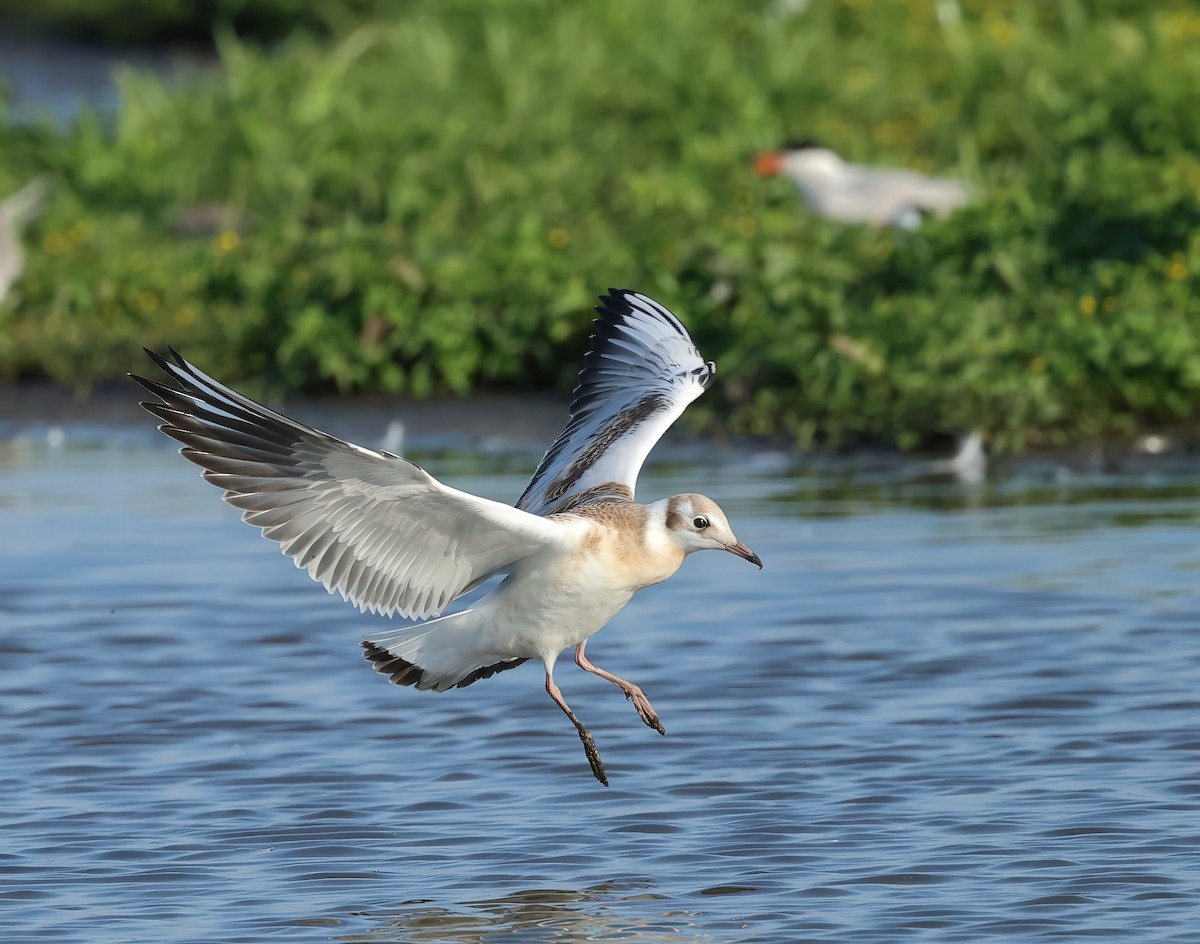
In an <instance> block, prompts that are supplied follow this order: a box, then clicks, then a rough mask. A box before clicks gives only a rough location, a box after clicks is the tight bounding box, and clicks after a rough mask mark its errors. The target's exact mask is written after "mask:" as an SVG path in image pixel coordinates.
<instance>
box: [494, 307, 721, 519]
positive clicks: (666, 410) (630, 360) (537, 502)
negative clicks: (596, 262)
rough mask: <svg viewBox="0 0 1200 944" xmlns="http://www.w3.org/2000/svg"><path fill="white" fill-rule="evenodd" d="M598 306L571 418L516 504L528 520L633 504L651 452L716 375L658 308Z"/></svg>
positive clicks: (682, 331) (675, 323)
mask: <svg viewBox="0 0 1200 944" xmlns="http://www.w3.org/2000/svg"><path fill="white" fill-rule="evenodd" d="M600 302H601V303H600V304H599V305H597V306H596V310H597V311H598V312H599V313H600V317H599V318H597V319H596V321H595V325H596V333H595V335H593V337H592V347H591V350H590V351H589V352H588V354H587V357H586V358H585V359H584V367H583V370H582V371H581V372H580V374H579V386H578V387H576V388H575V394H574V398H573V399H572V401H571V418H570V420H569V421H568V423H567V426H566V429H564V430H563V432H562V434H561V435H560V436H559V437H558V439H557V440H555V442H554V444H553V445H552V446H551V447H550V448H549V450H547V452H546V454H545V456H543V457H542V461H541V462H540V463H539V464H538V467H537V470H536V471H535V472H534V474H533V478H532V479H531V480H530V482H529V485H528V486H527V487H526V489H525V493H524V494H523V495H522V496H521V499H520V501H518V502H517V507H518V508H523V509H525V510H526V511H530V512H534V513H535V514H540V515H546V514H551V513H554V512H556V511H565V510H567V509H569V508H570V507H572V506H573V505H574V504H577V503H579V502H580V501H587V500H590V499H595V498H610V497H624V498H630V499H632V498H633V493H634V491H635V489H636V486H637V477H638V472H639V471H640V470H641V468H642V463H643V462H644V461H645V460H646V456H647V455H648V454H649V452H650V450H651V449H652V448H653V447H654V444H655V443H656V442H658V440H659V439H660V438H661V437H662V434H663V433H665V432H666V431H667V428H668V427H669V426H670V425H671V424H672V423H673V422H675V420H676V419H677V418H678V417H679V416H680V415H681V414H682V413H683V411H684V409H685V408H686V407H687V405H688V404H689V403H691V402H692V401H693V400H695V399H696V398H697V397H698V396H700V394H702V393H703V392H704V391H705V389H707V387H708V385H709V384H710V383H712V379H713V376H714V375H715V374H716V367H715V366H714V365H713V364H712V362H711V361H709V362H706V361H705V360H704V359H703V358H702V357H701V356H700V352H699V351H697V350H696V345H695V344H694V343H693V342H692V339H691V337H690V336H689V335H688V333H687V329H685V328H684V326H683V325H682V324H681V323H680V322H679V319H678V318H676V317H675V316H674V315H673V314H671V313H670V312H669V311H667V309H665V308H664V307H663V306H662V305H660V304H658V303H657V302H655V301H652V300H651V299H649V298H647V297H646V296H645V295H639V294H638V293H636V292H630V291H625V290H621V289H609V294H608V295H605V296H601V298H600ZM613 486H615V487H613Z"/></svg>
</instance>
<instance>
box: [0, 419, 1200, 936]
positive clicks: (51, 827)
mask: <svg viewBox="0 0 1200 944" xmlns="http://www.w3.org/2000/svg"><path fill="white" fill-rule="evenodd" d="M343 419H344V417H343ZM326 420H327V425H328V426H331V427H333V428H334V429H335V430H337V429H338V428H339V427H338V418H337V416H336V415H333V416H330V417H327V418H326ZM5 432H6V435H7V439H5V440H4V441H3V442H2V443H0V527H2V529H3V530H2V534H3V539H2V540H0V756H2V757H3V764H0V940H4V941H6V942H23V941H30V942H32V941H38V942H47V941H80V942H84V941H86V942H89V944H108V942H126V941H155V942H166V941H171V942H185V941H186V942H198V944H199V942H204V944H212V942H216V941H222V942H225V941H238V942H241V941H245V942H257V941H288V942H304V941H339V942H387V941H393V942H400V941H403V942H422V941H458V942H493V941H506V942H507V941H513V942H582V941H610V940H611V941H637V942H666V941H693V942H723V941H738V942H755V941H762V942H802V941H829V942H833V941H836V942H847V941H864V942H889V941H912V940H929V941H939V942H941V941H946V942H951V941H961V942H972V944H974V942H980V941H1013V942H1018V941H1020V942H1024V941H1054V940H1061V939H1064V938H1071V939H1076V938H1086V939H1090V940H1112V941H1139V942H1144V941H1180V942H1183V941H1194V940H1196V934H1197V931H1196V929H1197V928H1198V927H1200V888H1198V886H1200V638H1198V636H1197V626H1198V625H1200V589H1198V576H1200V541H1198V539H1197V536H1198V534H1200V476H1198V475H1197V474H1196V473H1195V471H1193V470H1192V469H1191V468H1189V464H1188V463H1187V462H1182V463H1177V464H1175V465H1174V466H1170V467H1167V466H1164V467H1153V466H1151V467H1147V468H1142V469H1139V470H1137V471H1135V472H1124V473H1122V472H1120V471H1119V470H1118V471H1116V472H1111V471H1110V472H1102V471H1084V472H1078V471H1077V472H1069V471H1067V470H1066V469H1064V468H1061V467H1059V466H1053V465H1051V466H1047V467H1046V468H1045V469H1039V468H1037V467H1028V468H1026V469H1024V470H1023V471H1022V472H1020V473H1019V474H1009V475H1005V474H1003V473H1001V474H1000V475H999V476H998V477H995V478H993V479H992V480H991V481H989V482H986V483H982V484H977V485H964V484H960V483H955V482H952V481H945V482H938V481H933V480H926V479H922V478H921V477H920V476H919V475H917V474H913V472H912V470H911V469H896V468H891V469H883V470H882V471H881V470H875V471H872V470H870V469H866V470H864V469H859V468H856V467H852V466H850V465H846V466H842V467H837V466H831V467H823V468H821V469H819V470H817V471H813V470H812V469H810V470H808V471H805V470H804V469H800V470H796V469H794V468H792V467H791V466H790V465H789V464H788V463H787V462H786V461H783V460H782V459H781V458H780V457H777V456H769V455H767V456H762V455H750V454H748V453H730V452H722V453H720V454H719V455H717V456H716V457H715V459H710V458H708V457H703V456H702V455H701V453H700V452H698V451H697V450H696V449H694V448H685V449H683V450H682V451H677V452H675V453H673V454H672V453H670V452H669V451H668V458H669V459H670V460H671V461H668V462H666V463H661V464H657V465H652V466H651V467H650V468H649V469H648V470H647V473H646V475H645V476H644V478H643V480H642V483H641V489H640V490H641V493H642V496H643V497H646V498H657V497H661V496H664V495H667V494H671V493H672V492H674V491H679V490H698V491H704V492H706V493H707V494H710V495H711V496H712V497H714V498H715V499H716V500H717V501H719V502H721V503H722V504H723V505H724V507H725V508H726V510H727V511H728V512H729V515H730V518H731V520H732V521H733V523H734V526H735V528H736V530H737V532H738V536H739V537H740V538H741V539H742V540H743V541H745V542H746V543H747V544H749V545H750V546H751V547H753V548H754V549H755V550H756V551H758V552H759V554H760V555H761V556H762V558H763V560H764V562H765V564H766V569H765V570H764V571H762V572H761V573H760V572H758V571H757V570H755V569H754V568H753V567H750V566H749V565H747V564H746V563H745V562H743V561H740V560H738V559H736V558H734V557H732V556H730V555H722V554H699V555H695V556H693V557H692V558H691V559H690V560H689V561H688V562H687V563H686V564H685V565H684V567H683V569H682V571H681V572H680V573H679V574H678V575H677V576H676V577H675V578H673V579H672V580H671V581H669V582H668V583H667V584H664V585H662V586H660V587H657V588H653V589H651V590H648V591H646V592H644V593H642V594H639V595H638V596H637V597H636V598H635V599H634V601H633V602H632V603H631V604H630V605H629V606H628V607H627V608H626V609H625V610H624V611H622V613H621V614H619V615H618V617H617V618H616V619H615V620H614V621H613V622H612V624H610V625H609V626H608V627H607V628H606V629H605V630H603V631H602V632H601V633H600V634H599V635H598V636H597V637H595V638H594V640H593V641H592V644H591V645H590V646H589V650H588V651H589V655H591V656H592V658H593V659H594V660H595V661H597V662H598V663H599V664H600V665H602V666H605V667H607V668H609V669H611V670H613V671H615V672H617V673H618V674H621V675H624V676H626V677H628V678H630V679H632V680H634V681H636V682H637V683H639V684H640V685H642V687H643V688H645V689H646V691H647V692H648V694H649V695H650V698H651V699H652V701H653V702H654V705H655V707H656V708H657V709H658V711H659V713H660V714H661V716H662V718H663V722H664V724H665V725H666V728H667V735H666V737H659V736H658V735H657V734H656V733H654V732H653V731H651V730H650V729H648V728H646V727H644V726H643V725H642V724H641V723H640V722H639V721H638V719H637V716H636V714H635V713H634V711H633V709H632V707H630V706H629V704H628V703H626V702H625V700H624V699H623V698H622V697H621V696H620V693H619V692H618V691H617V690H616V689H614V688H613V687H612V686H610V685H608V684H607V683H605V682H603V681H601V680H599V679H597V678H594V677H592V676H589V675H586V674H584V673H582V672H579V671H578V670H577V669H575V667H574V666H573V665H572V664H571V662H570V660H569V658H568V659H565V660H563V661H562V662H560V666H559V671H558V673H557V678H558V681H559V683H560V684H561V686H562V688H563V690H564V693H565V695H566V697H567V698H568V699H569V700H570V702H571V703H572V705H573V707H574V708H575V710H576V711H577V713H578V714H579V715H580V716H581V717H582V719H583V720H584V721H585V723H587V724H588V725H589V726H590V727H591V729H592V732H593V733H594V734H595V736H596V740H597V743H598V745H599V747H600V750H601V753H602V754H603V756H604V759H605V763H606V765H607V767H608V772H609V776H610V780H611V782H612V787H611V788H610V789H607V790H606V789H604V788H603V787H602V786H600V785H599V784H597V783H596V782H595V781H594V780H593V779H592V778H591V775H590V773H589V771H588V767H587V764H586V761H585V760H584V757H583V753H582V751H581V749H580V745H579V742H578V739H577V738H576V736H575V733H574V731H573V729H572V728H571V727H570V725H569V724H568V723H567V722H566V721H565V719H564V718H563V717H562V716H561V714H560V713H559V712H558V710H557V708H555V706H554V705H553V704H552V703H551V702H550V700H549V699H548V698H547V697H546V695H545V693H544V692H543V690H542V678H541V673H540V671H539V669H538V667H536V666H534V665H526V666H524V667H522V668H520V669H518V670H515V671H512V672H508V673H504V674H503V675H500V676H497V677H495V678H493V679H490V680H487V681H482V682H479V683H477V684H476V685H473V686H472V687H470V688H469V689H465V690H462V691H454V692H450V693H446V694H443V695H432V694H423V693H416V692H413V691H412V690H410V689H399V688H396V687H394V686H390V685H388V684H387V683H386V681H385V680H384V679H383V678H382V677H380V676H378V675H377V674H375V673H374V672H372V671H371V670H370V669H369V667H368V666H367V664H366V663H365V662H364V661H363V660H362V658H361V656H360V655H359V650H358V640H359V639H360V638H361V636H362V635H364V634H365V633H369V632H371V631H372V630H376V631H377V630H378V629H379V628H380V627H383V626H386V625H388V623H387V621H385V620H381V619H376V618H373V617H369V616H363V615H360V614H358V613H357V612H356V611H355V610H353V609H352V608H350V607H348V606H347V605H346V604H344V603H342V602H341V601H340V600H338V599H335V598H331V597H328V596H327V595H326V594H325V593H324V591H323V590H321V589H320V588H319V587H317V586H316V585H313V584H311V583H310V582H309V580H308V578H307V577H306V576H305V575H304V574H302V573H301V572H299V571H297V570H296V569H295V568H294V567H292V565H291V564H290V562H288V561H287V560H285V559H284V558H283V557H281V556H280V554H279V553H278V551H277V550H276V549H275V548H274V546H273V545H270V544H268V543H267V542H265V541H263V540H262V539H261V538H260V537H259V536H258V535H257V533H256V532H255V531H253V530H252V529H250V528H248V527H246V526H245V525H243V524H241V523H240V522H238V520H237V515H236V513H235V512H233V510H232V509H230V508H228V507H226V506H224V505H223V504H222V503H221V502H220V501H219V500H218V497H217V495H218V493H217V492H216V490H215V489H213V488H211V487H210V486H208V485H206V484H205V483H203V482H202V481H201V480H200V479H199V476H198V474H197V470H196V469H195V468H194V467H192V466H190V465H189V464H188V463H186V462H184V461H183V460H182V459H180V458H179V457H178V456H177V455H176V454H175V453H174V452H173V451H172V450H171V449H170V448H169V444H167V443H166V442H165V441H164V442H163V443H158V442H157V441H155V439H154V438H152V436H151V431H150V430H149V428H148V427H147V426H144V425H138V426H129V427H124V426H122V427H113V428H106V429H103V430H100V431H97V430H91V431H90V432H89V433H88V434H87V435H81V434H80V433H79V431H78V430H71V431H68V432H67V433H66V434H64V433H63V432H62V431H61V430H60V431H58V432H55V430H54V429H51V430H49V431H48V435H47V431H46V430H40V431H39V430H35V431H34V432H33V433H30V432H29V430H24V431H22V430H20V429H14V428H13V427H11V425H10V427H9V428H7V430H6V431H5ZM80 440H84V441H83V442H81V441H80ZM535 458H536V456H534V455H532V454H520V453H517V454H514V453H513V452H504V451H502V450H501V451H497V450H489V451H487V452H484V453H477V452H472V451H468V450H463V449H439V450H438V451H437V452H436V454H430V455H426V456H424V458H423V461H424V462H425V464H426V465H427V466H428V467H429V468H430V469H431V470H432V471H434V472H435V474H439V475H440V476H442V477H443V478H445V479H446V480H447V481H449V482H451V483H452V484H455V485H457V486H459V487H463V488H466V489H469V490H474V491H477V492H480V493H482V494H486V495H489V496H491V497H495V498H501V499H505V500H509V501H511V500H512V499H514V498H515V497H516V496H517V495H518V494H519V492H520V490H521V487H522V485H523V483H524V475H525V474H526V473H527V472H528V470H529V468H530V466H531V465H532V462H533V461H534V459H535Z"/></svg>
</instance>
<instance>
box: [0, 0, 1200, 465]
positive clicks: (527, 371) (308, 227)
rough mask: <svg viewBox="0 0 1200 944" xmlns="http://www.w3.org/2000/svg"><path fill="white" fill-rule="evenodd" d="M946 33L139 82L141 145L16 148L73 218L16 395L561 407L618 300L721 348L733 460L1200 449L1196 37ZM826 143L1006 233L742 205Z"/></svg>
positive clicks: (777, 21) (661, 35)
mask: <svg viewBox="0 0 1200 944" xmlns="http://www.w3.org/2000/svg"><path fill="white" fill-rule="evenodd" d="M947 7H948V5H947V4H942V5H940V6H939V7H938V9H941V10H942V11H943V15H945V13H946V11H947ZM934 9H935V7H934V5H932V4H927V3H924V2H915V0H914V2H910V3H902V2H897V0H853V2H849V0H843V2H833V0H825V2H822V0H814V2H813V4H812V6H811V8H810V9H808V10H807V11H805V12H803V13H798V14H794V15H793V14H787V13H786V12H783V10H782V7H781V6H779V5H777V4H775V3H771V4H769V5H767V6H763V7H758V8H755V7H752V6H750V5H747V4H741V3H732V2H731V3H726V4H697V3H694V2H691V0H660V2H655V3H642V2H635V0H627V2H616V3H614V2H607V0H605V2H601V0H593V2H586V3H577V4H558V3H551V2H535V0H524V2H522V0H503V2H493V3H482V4H480V3H467V2H457V3H439V4H436V5H434V4H419V3H418V4H414V5H412V6H411V7H407V8H406V10H407V12H406V13H404V14H403V15H400V16H398V17H396V18H394V19H392V20H389V21H387V22H380V23H375V24H372V25H368V26H364V27H361V28H359V29H357V30H355V31H352V32H351V33H349V34H348V35H346V36H344V37H343V38H341V39H340V40H338V41H337V42H336V43H329V42H324V41H320V40H315V39H311V38H296V39H294V40H292V41H290V42H288V43H286V44H285V45H284V46H282V47H280V48H278V49H276V50H275V51H273V52H272V53H271V54H269V55H267V54H263V53H261V52H258V51H255V50H254V49H252V48H249V47H245V46H242V45H239V44H238V43H236V42H233V41H225V42H223V43H222V44H221V60H222V71H221V74H220V76H219V77H214V78H211V79H208V80H201V81H197V82H195V83H193V84H189V85H187V86H185V87H175V86H171V87H168V86H164V84H163V83H161V82H160V81H158V80H156V79H153V78H151V77H148V76H144V75H134V74H129V75H125V76H124V77H123V79H122V82H121V93H122V106H121V110H120V113H119V116H118V117H117V119H116V124H115V127H114V128H111V129H110V128H106V127H105V126H104V123H103V122H102V121H101V120H100V119H98V118H96V117H88V118H85V119H83V120H81V121H80V122H79V123H78V124H77V125H76V126H75V127H73V128H71V129H70V130H69V131H68V132H66V133H61V132H59V131H55V130H53V129H45V128H43V129H30V128H12V127H8V128H5V129H3V131H0V190H2V189H3V185H4V183H5V181H7V182H8V183H9V184H10V185H11V186H15V185H16V184H17V183H18V182H19V181H20V180H21V179H22V177H24V176H26V175H29V174H32V173H34V172H37V171H47V170H48V171H49V172H51V173H52V174H53V175H54V176H55V178H56V179H57V181H58V188H57V192H56V197H55V199H54V201H53V204H52V206H51V207H50V209H49V211H48V212H47V213H46V215H45V217H44V218H43V219H42V220H41V221H39V223H38V224H37V225H36V226H35V228H34V229H33V231H32V233H31V234H30V243H31V250H32V251H31V252H30V260H29V267H28V273H27V275H26V278H25V279H24V280H23V281H22V282H21V283H20V284H19V286H18V287H17V289H15V290H14V293H13V297H11V298H10V299H9V301H8V302H7V303H6V306H5V308H4V309H3V310H0V377H8V378H16V377H30V376H44V377H49V378H52V379H54V380H57V381H61V382H65V383H69V384H73V385H79V386H86V385H88V384H91V383H94V382H96V381H99V380H102V379H104V378H108V377H113V376H115V375H117V374H119V373H120V372H122V371H124V370H127V369H129V368H130V366H131V365H135V364H137V363H138V361H137V358H138V357H140V354H139V353H137V351H138V348H139V347H140V346H141V345H142V344H149V345H160V344H162V343H163V342H168V341H169V342H171V343H173V344H175V345H176V346H178V347H180V348H181V349H182V350H183V351H184V352H185V353H187V354H188V355H189V356H190V357H192V358H193V359H194V360H196V361H197V362H198V363H200V364H202V365H204V366H205V367H206V368H207V369H209V370H210V372H213V373H215V374H217V375H218V376H221V377H224V378H228V379H230V380H238V379H242V378H255V379H256V380H257V381H258V382H261V383H262V384H265V385H267V386H269V387H271V388H273V389H275V390H299V389H305V390H316V389H320V388H328V387H335V388H337V389H339V390H342V391H350V390H381V391H388V392H403V393H408V394H415V395H425V394H431V393H435V392H452V393H466V392H469V391H475V390H481V389H497V388H508V389H513V388H522V389H530V388H545V387H557V388H563V387H566V386H568V385H569V384H570V383H571V379H572V377H573V375H574V373H575V371H576V370H577V369H578V365H579V360H580V354H581V348H582V345H583V338H584V334H585V330H586V326H587V320H588V318H587V314H586V311H587V310H588V308H589V306H590V305H591V304H592V298H593V296H594V295H595V294H596V292H598V291H601V290H603V289H605V288H607V287H608V286H610V285H611V286H622V287H633V288H637V289H639V290H641V291H644V292H646V293H648V294H650V295H652V296H654V297H656V298H658V299H659V300H660V301H662V302H663V303H665V304H667V305H668V306H669V307H671V308H672V309H673V310H674V311H676V313H677V314H679V315H680V316H681V317H682V318H683V319H684V320H685V321H686V322H687V323H688V325H689V326H690V327H691V328H692V330H693V333H694V334H695V336H696V338H697V340H698V342H699V343H700V345H701V348H702V350H704V352H705V354H706V355H707V356H709V357H712V358H713V359H715V360H716V361H717V363H718V366H719V368H720V374H719V382H718V384H717V386H716V388H715V395H710V396H709V397H706V398H705V399H704V400H703V401H701V404H699V405H698V406H700V407H701V411H700V414H701V415H702V416H703V415H705V414H706V413H707V415H708V416H709V417H720V419H721V421H722V422H723V423H724V424H725V425H726V426H727V427H728V428H730V429H732V430H735V431H743V432H747V431H748V432H754V433H763V434H779V433H783V434H788V435H791V436H796V437H798V438H799V439H800V440H801V441H802V442H805V443H808V442H813V441H817V442H826V443H840V442H851V441H855V440H858V439H871V440H879V441H888V442H898V443H900V444H901V445H905V446H911V445H915V444H917V443H919V442H920V441H922V440H923V439H925V438H926V437H928V436H929V435H930V434H932V433H937V432H947V431H952V430H963V429H970V428H983V429H986V430H988V431H989V432H990V433H991V434H992V435H993V437H994V439H995V442H996V443H997V444H999V445H1000V446H1001V447H1003V448H1020V447H1022V446H1023V445H1028V444H1047V443H1067V442H1078V441H1082V440H1085V439H1090V438H1094V437H1101V436H1112V435H1125V434H1128V433H1129V432H1131V431H1133V430H1135V429H1139V428H1146V427H1152V426H1163V425H1171V426H1176V425H1179V424H1187V423H1191V422H1193V421H1194V419H1195V415H1196V404H1197V402H1198V398H1200V330H1198V329H1200V302H1198V301H1197V298H1196V288H1197V273H1200V226H1198V225H1197V224H1200V202H1198V194H1200V159H1198V157H1197V155H1200V124H1198V123H1197V122H1196V121H1195V108H1194V105H1195V100H1196V99H1195V90H1196V89H1197V88H1200V41H1198V40H1200V13H1197V12H1195V11H1194V9H1193V8H1192V7H1191V6H1190V5H1187V4H1183V3H1180V4H1177V5H1174V6H1172V5H1169V4H1159V5H1142V4H1133V3H1126V4H1101V3H1094V4H1090V5H1089V4H1085V3H1080V2H1070V0H1064V2H1062V3H1061V4H1058V5H1056V6H1054V7H1053V8H1051V5H1048V4H1043V3H1039V2H1035V0H1026V2H1022V0H1014V2H1010V3H995V2H985V0H972V2H964V3H963V5H962V10H961V14H962V18H961V21H960V22H957V23H956V22H952V21H950V22H944V23H943V22H939V20H938V19H937V18H936V17H935V15H934ZM796 136H815V137H818V138H820V139H823V140H825V141H828V142H830V143H831V144H832V145H833V146H835V147H836V148H837V149H838V150H839V151H840V152H842V153H843V154H844V155H845V156H847V157H848V158H851V159H855V160H864V161H870V162H873V163H883V164H895V165H907V166H913V167H917V168H921V169H926V170H930V171H936V172H939V173H945V174H948V175H954V176H960V177H963V178H966V179H968V180H970V181H972V182H973V183H974V184H975V185H976V186H977V187H978V189H979V191H980V194H981V196H980V198H979V199H978V200H977V201H976V202H975V204H974V205H972V206H971V207H970V208H968V209H967V210H965V211H963V212H960V213H959V214H957V215H956V216H954V217H953V218H952V219H950V220H949V221H947V222H943V223H939V222H931V223H927V224H926V226H924V227H923V228H922V229H921V230H920V231H919V232H918V233H906V232H895V231H878V230H873V229H869V228H861V227H839V226H835V225H833V224H829V223H825V222H823V221H821V220H818V219H816V218H815V217H812V216H811V215H809V214H807V213H806V212H805V211H804V210H803V208H802V207H801V206H800V204H799V203H798V201H797V199H796V195H795V193H794V192H793V190H792V189H791V187H790V185H788V184H787V183H786V182H784V181H781V180H776V181H760V180H758V179H756V178H755V177H754V176H753V174H752V173H751V171H750V170H749V169H748V161H749V158H750V156H751V155H752V153H753V152H754V151H755V150H756V149H758V148H762V147H766V146H769V145H772V144H774V143H775V142H777V141H779V140H782V139H785V138H787V137H796ZM197 221H199V222H197ZM197 232H198V233H199V235H197ZM188 233H190V234H191V235H185V234H188Z"/></svg>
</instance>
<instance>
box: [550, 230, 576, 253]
mask: <svg viewBox="0 0 1200 944" xmlns="http://www.w3.org/2000/svg"><path fill="white" fill-rule="evenodd" d="M548 241H549V243H550V248H551V249H565V248H566V247H567V244H568V243H569V242H570V241H571V232H570V230H568V229H566V228H565V227H562V226H556V227H554V229H552V230H550V235H549V237H548Z"/></svg>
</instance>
